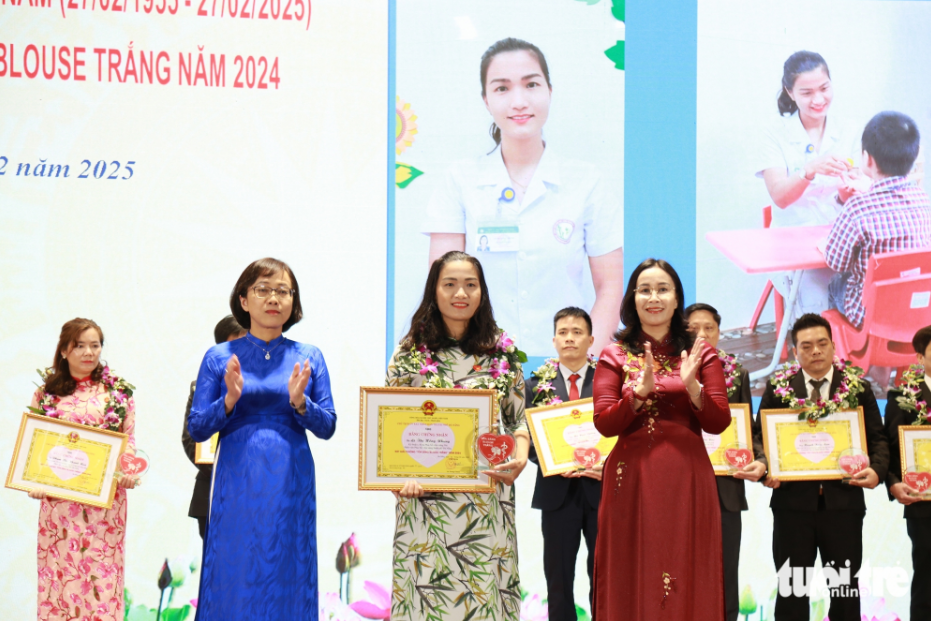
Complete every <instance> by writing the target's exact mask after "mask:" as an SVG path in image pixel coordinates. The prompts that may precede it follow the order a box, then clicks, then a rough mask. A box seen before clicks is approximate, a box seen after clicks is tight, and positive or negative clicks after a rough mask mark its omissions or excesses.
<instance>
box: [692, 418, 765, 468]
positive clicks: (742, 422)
mask: <svg viewBox="0 0 931 621" xmlns="http://www.w3.org/2000/svg"><path fill="white" fill-rule="evenodd" d="M730 407H731V424H730V425H728V427H727V429H725V430H724V431H722V432H721V433H720V434H718V435H715V434H711V433H705V432H704V431H702V432H701V436H702V439H703V440H704V441H705V450H706V451H708V459H710V460H711V466H712V467H713V468H714V474H715V475H716V476H719V477H726V476H733V471H732V470H731V471H729V466H728V463H727V460H726V459H725V458H724V451H725V449H726V448H727V447H728V446H730V445H732V444H738V443H739V444H743V445H744V447H745V448H746V449H747V450H748V451H750V456H751V458H750V461H753V460H754V459H756V456H755V455H754V454H753V428H752V427H751V426H750V406H749V405H748V404H746V403H732V404H731V405H730Z"/></svg>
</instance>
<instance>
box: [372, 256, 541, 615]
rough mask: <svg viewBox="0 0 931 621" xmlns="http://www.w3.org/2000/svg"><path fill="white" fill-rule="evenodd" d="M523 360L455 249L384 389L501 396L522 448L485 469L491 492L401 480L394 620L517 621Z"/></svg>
mask: <svg viewBox="0 0 931 621" xmlns="http://www.w3.org/2000/svg"><path fill="white" fill-rule="evenodd" d="M520 357H522V354H521V353H520V352H519V351H518V350H517V347H516V346H515V344H514V343H513V341H512V340H511V339H510V338H509V337H508V336H507V334H506V333H504V332H503V331H501V330H499V329H498V327H497V325H496V324H495V321H494V314H493V312H492V308H491V302H490V300H489V298H488V293H487V289H486V286H485V277H484V274H483V272H482V266H481V264H480V263H479V262H478V260H477V259H475V258H474V257H471V256H469V255H468V254H465V253H464V252H458V251H453V252H448V253H446V254H444V255H443V256H442V257H440V258H439V259H437V260H436V261H434V262H433V265H432V267H431V268H430V274H429V275H428V277H427V283H426V286H425V288H424V295H423V300H422V302H421V304H420V307H419V308H418V309H417V311H416V312H415V313H414V316H413V318H412V319H411V329H410V332H408V333H407V335H406V336H405V337H404V338H403V339H402V340H401V343H400V346H399V347H398V349H397V350H396V351H395V352H394V355H393V356H392V358H391V362H390V363H389V365H388V373H387V379H386V384H387V385H388V386H411V387H433V388H454V387H455V388H474V389H482V388H485V389H487V388H492V389H496V390H497V391H498V402H499V410H500V416H501V419H502V421H503V426H504V428H505V429H506V430H507V431H508V432H510V433H511V434H513V435H514V436H515V439H516V450H515V454H514V456H513V457H512V458H511V460H510V461H508V462H506V463H503V464H499V465H498V466H495V467H494V469H493V470H490V471H486V472H485V473H486V474H487V475H488V476H489V477H490V478H492V479H494V480H497V481H498V486H497V491H496V492H495V493H492V494H469V493H424V490H423V487H422V486H421V485H420V483H419V482H418V481H416V480H409V481H407V482H406V483H405V485H404V487H403V489H402V490H401V491H400V492H399V493H398V504H397V512H396V518H397V523H396V530H395V537H394V569H393V571H394V584H393V588H392V607H391V618H392V620H394V621H398V620H405V621H406V620H411V621H414V620H416V621H420V620H431V621H432V620H441V619H442V620H443V621H450V620H462V619H470V620H474V621H486V620H490V621H505V620H514V621H516V620H517V619H518V618H519V616H520V606H521V592H520V578H519V575H518V572H517V531H516V525H515V519H514V485H513V484H514V480H515V479H516V478H517V477H518V475H519V474H520V473H521V471H522V470H523V469H524V467H525V466H526V465H527V453H528V450H529V448H530V435H529V433H528V431H527V423H526V420H525V418H524V378H523V371H522V370H521V367H520V360H519V358H520Z"/></svg>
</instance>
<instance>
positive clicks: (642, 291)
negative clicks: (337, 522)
mask: <svg viewBox="0 0 931 621" xmlns="http://www.w3.org/2000/svg"><path fill="white" fill-rule="evenodd" d="M654 293H655V294H656V297H658V298H662V297H666V296H667V295H672V294H673V293H675V292H674V291H673V290H672V288H671V287H664V286H660V288H659V289H654V288H653V287H646V286H644V287H638V288H637V295H638V296H640V297H641V298H651V297H653V294H654Z"/></svg>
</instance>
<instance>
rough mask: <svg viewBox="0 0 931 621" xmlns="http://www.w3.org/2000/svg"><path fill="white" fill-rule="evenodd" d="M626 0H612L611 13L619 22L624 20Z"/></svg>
mask: <svg viewBox="0 0 931 621" xmlns="http://www.w3.org/2000/svg"><path fill="white" fill-rule="evenodd" d="M625 5H626V0H612V2H611V15H613V16H614V19H616V20H617V21H619V22H622V21H624V16H625V13H624V12H625V10H626V6H625Z"/></svg>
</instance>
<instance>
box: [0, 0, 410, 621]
mask: <svg viewBox="0 0 931 621" xmlns="http://www.w3.org/2000/svg"><path fill="white" fill-rule="evenodd" d="M32 5H35V6H32ZM232 13H235V16H233V15H231V14H232ZM0 32H2V33H3V35H2V37H0V217H2V222H0V248H2V250H0V257H2V266H3V268H2V270H0V273H2V276H0V307H2V308H3V312H2V317H3V321H2V325H3V328H2V329H0V377H2V380H0V386H2V390H0V412H2V413H0V447H2V451H0V452H2V454H3V455H4V456H5V459H9V455H10V451H11V450H12V447H13V443H14V441H15V439H16V431H17V429H18V426H19V421H20V416H21V414H22V412H23V411H24V409H25V407H26V406H27V405H28V404H29V399H30V396H31V395H32V392H33V390H34V389H35V386H34V382H37V381H38V380H39V377H38V375H36V373H35V369H37V368H39V367H46V366H48V365H50V364H51V362H52V356H53V354H54V348H55V344H56V342H57V337H58V333H59V330H60V328H61V325H62V324H63V323H64V322H65V321H67V320H69V319H71V318H73V317H75V316H81V317H90V318H93V319H94V320H96V321H97V322H98V323H99V324H100V325H101V326H102V327H103V330H104V332H105V335H106V344H105V347H104V353H103V357H104V359H106V360H107V361H108V362H109V363H110V365H111V366H112V368H113V370H114V371H115V372H116V373H118V374H120V375H122V376H125V377H126V379H128V380H129V381H130V382H132V383H133V384H135V385H136V387H137V391H136V405H137V414H136V417H137V418H136V420H137V424H136V441H137V445H138V447H139V448H141V449H144V450H145V451H147V452H148V454H149V455H150V456H151V459H152V469H151V472H150V473H149V474H148V475H147V476H146V478H145V480H144V482H143V485H142V487H141V488H140V489H137V490H133V491H130V492H129V516H128V531H127V537H126V546H127V553H126V585H127V588H128V590H129V592H130V594H131V597H132V606H133V608H134V610H135V608H136V607H138V606H144V607H145V609H146V610H148V609H154V608H156V607H157V605H158V597H159V592H158V589H157V588H156V581H157V578H158V575H159V570H160V568H161V566H162V563H163V562H164V560H165V559H166V558H168V559H169V560H170V562H171V565H172V571H173V575H174V576H175V580H176V582H180V581H181V580H182V579H183V580H184V582H183V584H178V585H176V588H175V589H174V592H173V600H172V603H171V607H172V608H179V607H182V606H183V605H184V604H187V603H188V602H189V600H191V599H194V598H196V597H197V585H198V580H199V578H200V571H199V568H198V569H197V571H195V572H194V573H193V575H190V566H191V563H192V562H193V563H195V565H197V564H199V562H200V550H201V541H200V537H199V536H198V533H197V526H196V521H195V520H193V519H191V518H188V517H187V509H188V504H189V502H190V495H191V490H192V487H193V484H194V476H195V472H196V471H195V469H194V466H193V465H191V464H190V462H189V461H188V460H187V458H186V457H185V454H184V452H183V451H182V447H181V425H182V419H183V415H184V407H185V402H186V400H187V396H188V390H189V388H188V387H189V384H190V382H191V381H192V380H193V379H194V378H195V376H196V373H197V369H198V368H199V365H200V361H201V358H202V356H203V354H204V352H205V351H206V350H207V349H208V348H209V347H210V346H211V345H212V344H213V336H212V334H213V327H214V324H215V323H216V322H217V320H219V319H220V318H221V317H222V316H224V315H225V314H227V313H229V306H228V296H229V293H230V291H231V289H232V286H233V284H234V283H235V281H236V278H237V277H238V276H239V273H240V272H241V271H242V269H243V268H244V267H245V266H246V265H247V264H248V263H249V262H251V261H252V260H254V259H257V258H260V257H263V256H269V255H270V256H274V257H278V258H280V259H283V260H285V261H287V262H288V263H290V265H291V266H292V267H293V269H294V272H295V273H296V275H297V277H298V279H299V281H300V284H301V288H302V292H303V296H302V297H303V304H304V313H305V315H304V320H303V322H302V323H300V324H298V325H297V326H295V327H294V328H293V329H292V330H290V331H289V332H288V333H287V336H288V337H289V338H292V339H295V340H298V341H304V342H310V343H314V344H316V345H318V346H319V347H320V348H321V350H322V351H323V354H324V356H325V358H326V361H327V364H328V366H329V370H330V375H331V377H332V380H333V393H334V399H335V403H336V411H337V414H338V416H339V422H338V424H337V430H336V435H335V436H334V437H333V439H332V440H331V441H329V442H323V441H320V440H317V439H315V438H313V437H312V436H311V439H310V444H311V450H312V451H313V454H314V457H315V459H316V463H317V502H318V507H319V508H320V511H319V514H318V521H317V525H318V526H317V528H318V531H317V532H318V546H319V558H320V587H321V590H322V591H326V592H332V591H337V590H338V575H337V573H336V570H335V568H334V559H335V557H336V552H337V550H338V546H339V543H340V542H341V541H343V540H345V539H347V538H348V537H349V536H350V535H351V534H352V532H353V531H355V533H356V535H357V537H358V540H359V542H360V545H361V548H362V559H363V561H362V564H361V565H360V566H359V567H358V568H357V569H356V570H355V571H354V572H353V581H354V583H355V586H356V589H355V594H354V598H358V597H361V596H363V595H364V593H363V591H362V588H361V587H362V581H363V580H366V579H371V580H374V581H377V582H379V583H381V584H386V583H387V581H388V580H389V579H390V573H389V572H390V558H391V557H390V547H391V538H392V532H393V528H392V524H393V514H394V513H393V509H394V502H393V498H392V497H391V495H390V494H387V493H381V494H373V493H369V494H362V493H359V492H356V491H354V490H355V487H356V476H357V475H356V460H355V458H354V457H352V456H353V455H355V454H356V449H357V446H358V439H357V438H358V436H357V434H358V395H359V385H360V384H380V383H382V382H383V377H384V359H383V356H382V355H381V349H382V344H383V343H384V332H383V331H384V314H383V312H384V311H383V309H384V306H385V301H384V300H385V296H384V291H385V277H384V271H383V269H382V268H381V266H382V265H383V264H384V257H385V229H384V224H383V223H384V221H385V187H386V175H385V170H386V159H387V155H386V152H387V144H386V142H387V139H386V136H387V127H386V125H387V115H386V101H387V57H386V50H387V46H388V8H387V6H386V3H385V2H382V1H379V0H315V1H314V2H313V6H312V12H311V6H310V2H309V1H308V0H282V1H281V2H279V0H258V1H256V2H253V0H216V1H214V0H206V1H205V0H190V1H188V0H167V1H166V0H155V1H154V2H153V1H152V0H140V1H139V2H135V1H134V0H129V2H126V1H125V0H111V1H109V2H108V1H107V0H103V2H101V1H100V0H87V1H86V2H85V1H84V0H74V1H69V0H63V1H61V2H59V0H54V2H48V1H46V2H38V3H32V2H28V1H27V2H18V1H17V2H13V3H11V2H4V3H3V6H2V10H0ZM43 58H44V61H43ZM53 59H54V62H55V64H54V66H53V64H52V63H53ZM43 62H44V63H45V64H43ZM59 165H60V167H61V168H59ZM350 299H351V300H352V301H353V302H352V303H347V300H350ZM347 455H348V456H349V457H347ZM3 467H4V472H6V463H4V466H3ZM0 494H2V500H0V522H2V524H3V530H2V533H0V556H2V558H3V559H4V560H3V569H2V570H0V600H2V605H0V609H2V611H3V612H2V615H0V616H2V617H3V618H4V619H17V620H19V619H29V618H35V617H34V615H35V611H36V531H37V520H38V509H39V503H38V502H36V501H34V500H30V499H29V498H28V497H27V496H26V494H25V493H22V492H14V491H11V490H2V491H0ZM363 507H364V510H362V508H363ZM185 568H187V569H185ZM167 595H168V594H167V592H166V602H167ZM134 614H137V615H139V616H135V617H132V618H133V619H149V618H151V619H153V620H154V618H155V613H154V612H152V613H151V614H149V613H145V614H141V613H139V612H135V613H134ZM172 618H175V617H172ZM192 618H193V617H192Z"/></svg>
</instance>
